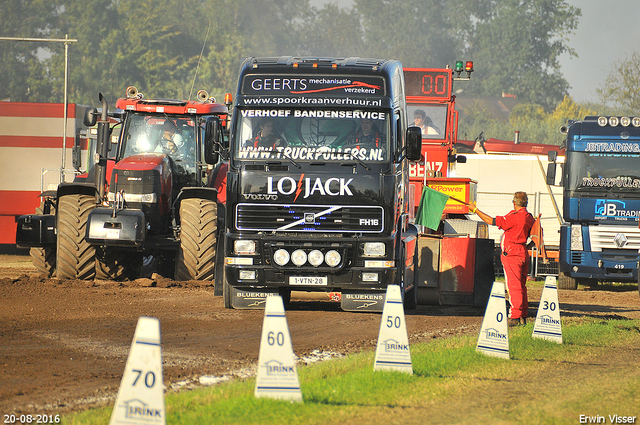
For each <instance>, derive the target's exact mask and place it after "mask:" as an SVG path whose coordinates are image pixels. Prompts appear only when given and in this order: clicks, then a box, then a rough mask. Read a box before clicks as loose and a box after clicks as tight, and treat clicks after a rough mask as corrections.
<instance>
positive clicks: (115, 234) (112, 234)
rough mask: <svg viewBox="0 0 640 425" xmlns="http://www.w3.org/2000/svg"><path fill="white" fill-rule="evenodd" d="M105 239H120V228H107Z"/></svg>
mask: <svg viewBox="0 0 640 425" xmlns="http://www.w3.org/2000/svg"><path fill="white" fill-rule="evenodd" d="M105 239H120V229H107V231H106V234H105Z"/></svg>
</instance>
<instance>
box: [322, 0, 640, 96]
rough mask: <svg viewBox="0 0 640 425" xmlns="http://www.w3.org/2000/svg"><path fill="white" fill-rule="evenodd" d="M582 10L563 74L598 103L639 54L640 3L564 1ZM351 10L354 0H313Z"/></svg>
mask: <svg viewBox="0 0 640 425" xmlns="http://www.w3.org/2000/svg"><path fill="white" fill-rule="evenodd" d="M565 1H566V2H567V4H569V5H571V6H575V7H579V8H580V9H581V10H582V16H580V17H579V18H578V28H577V29H576V30H575V32H574V34H571V35H569V36H568V37H567V38H568V40H569V41H568V45H569V46H570V47H571V48H573V49H574V50H575V52H576V53H577V54H578V57H577V58H575V57H573V58H572V57H570V56H569V55H568V54H563V55H561V56H560V57H559V63H560V66H561V72H562V73H563V75H564V77H565V78H566V80H567V81H568V82H569V85H570V86H571V88H570V89H569V94H570V95H571V97H573V100H574V101H575V102H598V101H599V98H598V95H597V94H596V89H597V88H600V87H602V85H603V84H604V82H605V80H606V79H607V76H608V75H609V74H610V73H611V71H612V69H613V67H614V65H615V63H617V62H620V61H624V60H626V59H627V58H630V57H631V54H632V53H633V52H634V51H637V52H639V53H640V25H638V21H639V20H640V0H565ZM329 2H330V3H337V4H338V5H339V6H341V7H350V6H352V5H353V0H311V4H313V5H315V6H317V7H322V5H323V4H324V3H329Z"/></svg>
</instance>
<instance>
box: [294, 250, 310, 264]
mask: <svg viewBox="0 0 640 425" xmlns="http://www.w3.org/2000/svg"><path fill="white" fill-rule="evenodd" d="M291 261H292V262H293V264H295V265H296V266H298V267H300V266H302V265H304V263H306V262H307V253H306V252H304V251H303V250H301V249H296V250H295V251H293V254H291Z"/></svg>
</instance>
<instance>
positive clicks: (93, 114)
mask: <svg viewBox="0 0 640 425" xmlns="http://www.w3.org/2000/svg"><path fill="white" fill-rule="evenodd" d="M97 121H98V110H97V109H96V108H87V109H85V110H84V118H83V119H82V123H83V124H84V125H85V126H87V127H93V126H94V125H96V122H97Z"/></svg>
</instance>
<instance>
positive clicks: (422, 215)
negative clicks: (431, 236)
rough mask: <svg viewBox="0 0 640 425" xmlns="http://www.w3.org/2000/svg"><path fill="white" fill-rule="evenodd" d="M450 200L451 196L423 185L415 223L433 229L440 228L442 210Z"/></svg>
mask: <svg viewBox="0 0 640 425" xmlns="http://www.w3.org/2000/svg"><path fill="white" fill-rule="evenodd" d="M448 200H449V196H447V195H445V194H444V193H442V192H438V191H437V190H434V189H431V188H430V187H429V186H423V187H422V198H420V205H419V206H418V212H417V213H416V220H415V223H416V224H420V225H421V226H425V227H428V228H429V229H431V230H438V226H439V225H440V218H442V211H444V206H445V205H446V203H447V201H448Z"/></svg>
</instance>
